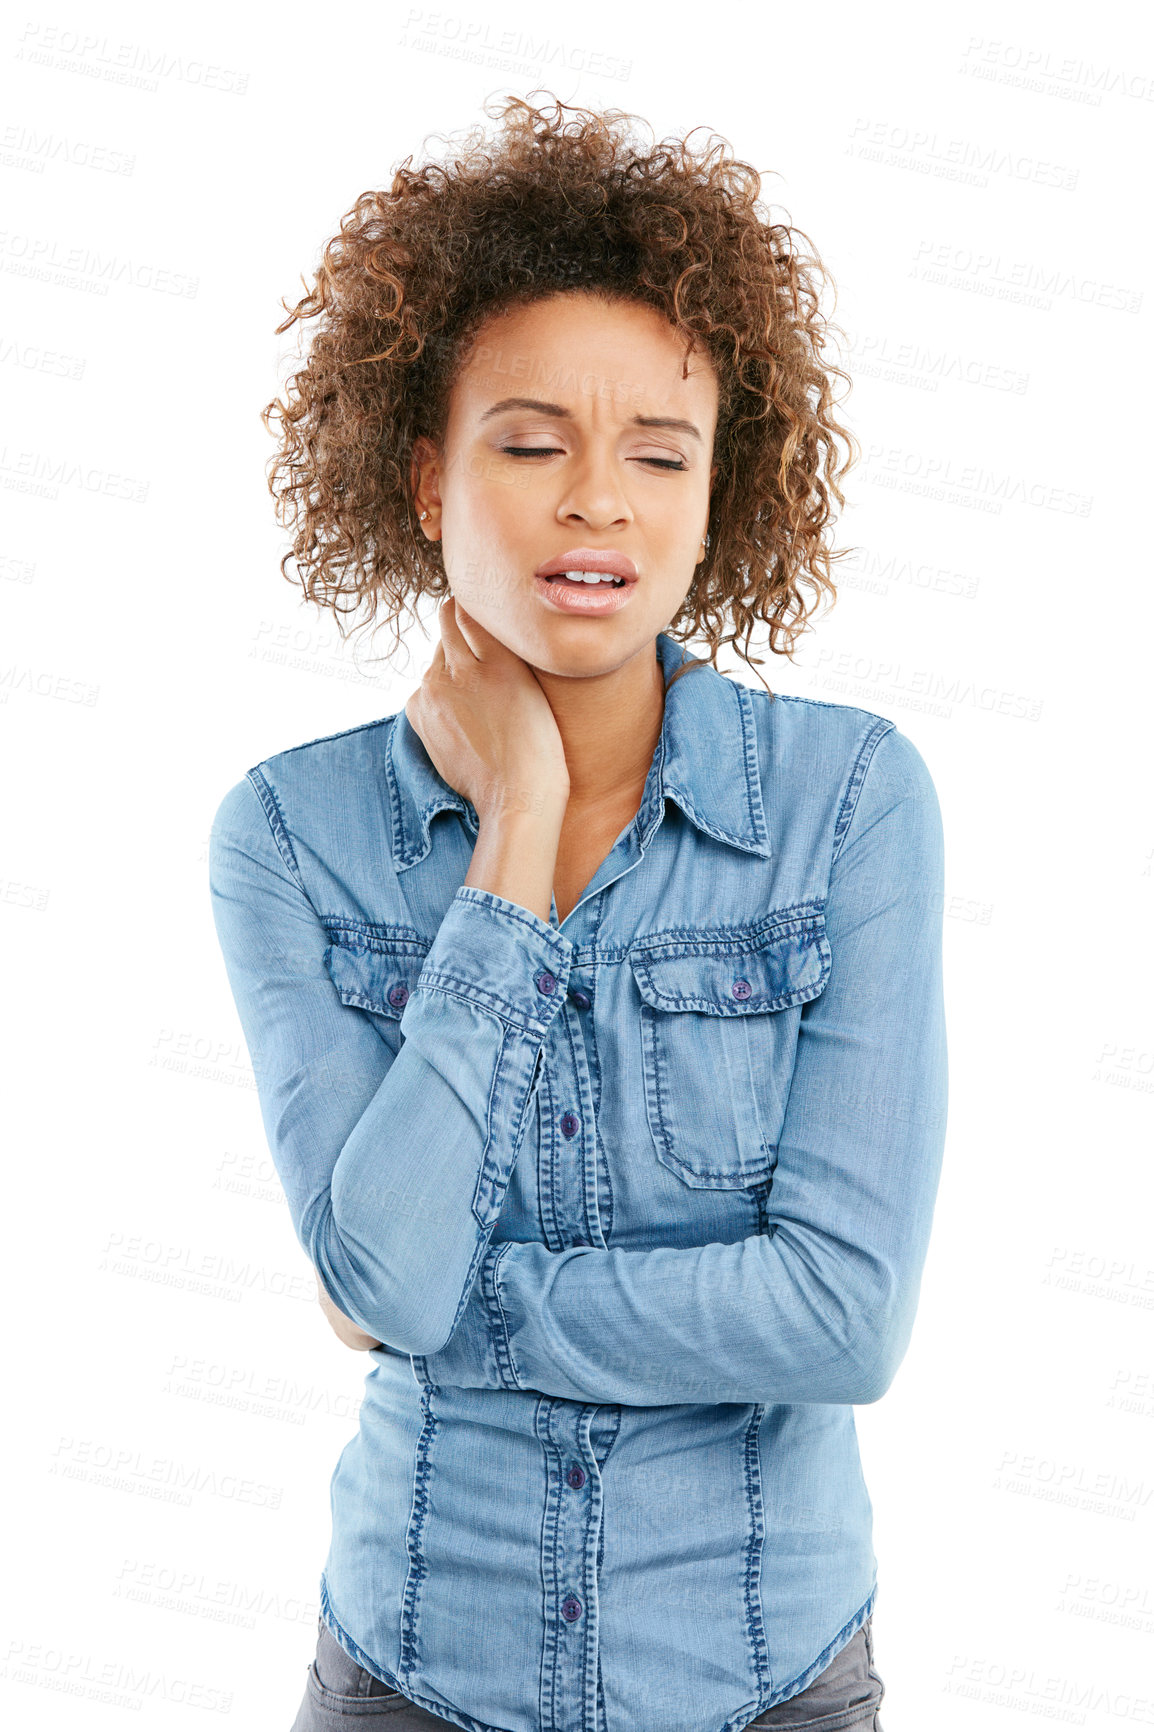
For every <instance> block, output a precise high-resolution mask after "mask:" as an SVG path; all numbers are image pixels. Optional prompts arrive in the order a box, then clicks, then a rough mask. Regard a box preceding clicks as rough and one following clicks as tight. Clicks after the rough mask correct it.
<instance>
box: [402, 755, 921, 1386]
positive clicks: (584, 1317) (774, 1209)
mask: <svg viewBox="0 0 1154 1732" xmlns="http://www.w3.org/2000/svg"><path fill="white" fill-rule="evenodd" d="M943 878H944V846H943V835H942V823H941V814H940V810H939V805H938V800H937V796H936V793H935V790H934V786H933V782H932V781H931V778H930V774H929V771H928V769H927V768H926V765H925V763H924V761H923V760H922V758H921V756H920V754H919V753H918V751H917V749H916V748H915V747H914V746H913V744H912V743H911V741H910V740H908V739H907V738H906V736H905V735H903V734H901V733H900V732H899V731H898V730H897V729H896V728H895V729H891V730H890V731H889V732H888V733H887V734H885V735H883V737H882V739H881V740H880V741H879V743H878V745H877V747H876V749H875V751H874V754H873V757H872V759H871V760H870V764H869V768H868V769H867V771H866V775H865V779H864V781H863V783H862V787H861V789H860V791H859V795H858V800H857V806H856V808H855V810H854V813H853V816H852V819H851V821H850V823H849V825H848V827H847V829H846V830H845V831H844V832H843V834H842V837H841V839H840V844H839V845H838V846H837V849H836V852H835V855H834V860H833V864H832V869H831V874H830V880H829V890H828V897H827V901H826V932H827V935H828V938H829V942H830V947H831V952H832V967H831V971H830V977H829V980H828V982H827V984H826V986H825V989H824V991H823V992H822V993H821V994H820V996H819V997H817V998H815V999H813V1000H811V1001H810V1002H809V1003H808V1004H806V1005H805V1007H804V1010H803V1013H802V1017H801V1023H800V1031H799V1035H798V1048H797V1055H796V1062H795V1066H794V1073H793V1080H792V1084H791V1088H790V1095H789V1101H788V1106H787V1109H786V1114H785V1121H784V1124H783V1126H782V1131H781V1136H780V1139H779V1142H778V1161H777V1166H776V1168H775V1170H774V1175H773V1184H772V1188H771V1191H770V1195H769V1199H768V1202H769V1230H768V1232H766V1233H759V1234H755V1235H753V1236H752V1237H750V1238H747V1239H744V1240H741V1241H738V1242H737V1243H735V1244H710V1245H702V1246H698V1247H694V1248H691V1249H680V1248H665V1247H659V1248H656V1249H652V1250H646V1251H627V1250H623V1249H610V1250H601V1249H598V1248H594V1247H584V1246H582V1247H576V1246H575V1247H573V1248H571V1249H569V1250H566V1251H561V1252H552V1251H550V1250H549V1249H548V1248H547V1247H546V1246H544V1245H541V1244H535V1243H529V1244H524V1243H521V1242H519V1241H505V1242H503V1243H501V1244H498V1245H496V1246H493V1247H491V1248H490V1250H489V1251H488V1253H487V1254H486V1256H485V1259H484V1261H483V1263H482V1265H481V1269H480V1272H479V1275H478V1279H477V1283H476V1286H475V1287H474V1289H473V1291H472V1294H471V1296H470V1299H469V1303H468V1304H467V1305H466V1307H465V1309H464V1311H463V1313H462V1316H461V1319H460V1321H459V1324H458V1326H457V1329H456V1330H455V1332H454V1334H453V1335H452V1336H451V1338H450V1339H449V1341H448V1343H447V1344H446V1346H445V1347H444V1348H442V1349H441V1350H440V1351H439V1352H437V1353H435V1354H430V1355H426V1356H425V1357H424V1360H423V1362H422V1361H421V1360H418V1361H417V1365H418V1368H419V1367H420V1366H421V1364H422V1363H423V1366H424V1375H425V1376H426V1377H427V1378H428V1379H429V1381H430V1382H433V1383H444V1384H456V1385H459V1386H463V1387H481V1388H504V1389H526V1390H537V1391H539V1392H540V1393H542V1394H545V1395H555V1396H565V1397H568V1398H570V1399H573V1400H577V1401H596V1402H622V1403H625V1404H627V1405H630V1406H665V1405H671V1404H676V1403H684V1402H707V1403H716V1402H728V1401H734V1402H749V1401H763V1402H811V1401H812V1402H838V1403H851V1404H855V1405H856V1404H860V1403H864V1402H870V1401H876V1400H877V1399H878V1398H879V1397H880V1396H881V1395H883V1394H884V1393H885V1391H886V1389H887V1388H888V1387H889V1385H890V1382H891V1381H892V1379H893V1376H894V1373H895V1372H896V1370H897V1368H898V1365H899V1364H900V1363H901V1360H902V1358H903V1356H904V1354H905V1351H906V1348H907V1346H908V1344H909V1339H910V1334H911V1331H912V1328H913V1320H914V1313H915V1309H916V1305H917V1298H918V1291H919V1287H920V1283H921V1274H922V1268H923V1265H924V1262H925V1257H926V1252H927V1249H928V1244H929V1237H930V1228H931V1223H932V1217H933V1211H934V1204H935V1199H936V1195H937V1187H938V1179H939V1174H940V1170H941V1162H942V1155H943V1149H944V1144H945V1128H946V1095H947V1058H946V1031H945V1008H944V994H943V982H942V913H943Z"/></svg>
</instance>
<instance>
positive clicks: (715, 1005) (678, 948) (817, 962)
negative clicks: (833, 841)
mask: <svg viewBox="0 0 1154 1732" xmlns="http://www.w3.org/2000/svg"><path fill="white" fill-rule="evenodd" d="M630 961H631V962H632V965H633V974H634V978H635V979H636V981H637V986H638V990H639V991H640V993H641V996H642V998H643V999H644V1000H645V1002H646V1003H647V1004H651V1005H652V1006H653V1007H654V1009H656V1010H697V1011H704V1012H705V1013H706V1015H708V1016H742V1015H748V1014H750V1013H752V1012H757V1011H767V1010H785V1009H787V1008H788V1007H789V1006H790V1005H795V1004H804V1003H805V1002H806V1001H807V1000H808V999H811V998H816V997H817V996H818V994H819V993H820V992H821V990H822V988H823V987H824V986H825V983H826V981H827V980H828V979H829V973H830V962H831V956H830V946H829V939H828V938H827V937H826V933H825V918H824V915H823V914H821V913H812V912H810V913H805V914H800V915H798V916H796V917H794V918H792V919H788V920H785V921H782V920H781V919H776V920H775V921H774V922H773V924H772V925H770V926H765V925H763V926H762V927H761V928H759V929H758V930H756V931H750V932H744V933H727V934H725V935H724V936H722V937H716V938H713V937H710V938H666V939H664V940H663V941H661V942H660V943H657V944H646V945H644V946H639V947H637V948H636V949H634V950H633V951H631V952H630Z"/></svg>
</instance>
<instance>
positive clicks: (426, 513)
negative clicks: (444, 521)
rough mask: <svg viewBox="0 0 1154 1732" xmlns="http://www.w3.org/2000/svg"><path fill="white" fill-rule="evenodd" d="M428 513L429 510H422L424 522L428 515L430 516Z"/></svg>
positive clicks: (422, 520)
mask: <svg viewBox="0 0 1154 1732" xmlns="http://www.w3.org/2000/svg"><path fill="white" fill-rule="evenodd" d="M428 515H429V514H428V512H427V511H422V513H421V522H422V523H423V522H424V521H425V519H426V517H427V516H428Z"/></svg>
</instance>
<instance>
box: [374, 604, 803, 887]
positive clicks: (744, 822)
mask: <svg viewBox="0 0 1154 1732" xmlns="http://www.w3.org/2000/svg"><path fill="white" fill-rule="evenodd" d="M657 657H658V660H659V661H660V663H661V668H662V675H663V677H664V679H665V682H666V684H667V685H668V682H669V680H670V679H671V678H672V676H673V674H674V672H675V670H676V669H677V668H679V667H680V666H681V665H682V663H683V660H685V661H689V662H691V663H693V664H696V665H695V671H694V672H692V673H686V674H682V675H681V677H680V678H679V679H678V680H677V681H676V682H675V683H674V685H673V686H672V687H670V689H669V690H668V691H667V692H666V694H665V715H664V718H663V721H662V725H661V736H660V738H659V740H658V742H657V748H656V750H655V751H654V754H653V762H652V764H651V765H650V767H649V774H648V776H647V777H646V780H645V787H644V790H643V792H642V796H641V804H640V806H639V808H638V812H637V824H638V831H639V835H640V838H641V843H642V846H643V847H644V846H645V845H646V844H647V843H648V841H649V838H650V836H651V835H652V833H653V831H654V830H655V829H656V828H657V825H658V824H659V823H660V822H661V818H662V815H663V812H664V807H665V801H666V799H670V800H674V801H676V803H677V805H678V806H679V807H680V808H681V810H682V811H683V812H684V813H685V816H686V817H687V818H688V819H689V820H690V821H691V822H692V823H693V824H694V825H695V826H696V828H697V829H698V830H700V831H702V832H703V834H705V835H707V836H712V837H714V838H715V839H716V840H717V841H719V842H726V843H728V844H730V846H732V847H734V848H741V849H744V850H745V851H746V852H748V853H750V854H758V855H760V856H761V857H762V858H763V859H769V858H770V857H771V856H772V853H773V849H772V847H771V845H770V841H769V835H768V832H767V829H766V822H765V810H764V807H763V805H762V800H761V776H760V773H759V764H758V752H757V729H756V724H755V720H754V714H753V693H752V692H751V691H750V689H749V688H748V687H747V686H743V685H739V684H738V683H737V682H736V681H734V680H731V679H729V678H727V677H726V675H724V674H721V673H718V672H717V671H716V669H714V668H712V667H711V666H710V664H709V663H708V662H705V661H701V660H700V658H699V657H696V656H686V655H685V652H684V650H683V647H682V645H681V644H679V643H676V642H675V641H674V640H673V639H672V638H671V637H668V636H667V635H666V634H665V632H659V633H658V635H657ZM385 778H386V781H387V783H388V790H389V814H390V819H391V838H390V840H391V846H392V852H393V861H394V864H395V865H396V867H397V868H398V870H401V869H403V868H405V867H407V866H415V865H417V864H418V862H419V861H421V860H423V859H424V858H425V855H426V854H427V853H428V852H429V849H430V848H431V846H432V840H431V837H430V834H429V821H430V819H432V818H433V817H434V816H435V815H436V813H438V812H446V811H452V812H460V813H462V815H463V816H464V818H465V820H466V822H467V824H468V826H469V828H470V829H471V830H472V831H473V832H474V834H475V833H476V831H477V828H478V822H477V814H476V811H475V810H474V808H473V806H472V804H471V803H470V802H469V801H468V800H466V799H465V797H464V795H462V794H459V793H457V791H456V790H455V789H454V788H450V786H449V784H448V783H447V782H446V781H444V780H443V779H442V777H441V776H440V775H439V773H438V772H437V770H436V769H435V768H434V767H433V764H432V762H431V760H430V758H429V755H428V753H427V752H426V751H425V748H424V746H423V744H422V743H421V739H420V736H419V735H418V733H417V732H416V729H415V728H414V727H413V725H412V723H411V722H410V721H409V718H408V717H407V716H406V714H405V712H404V710H403V709H402V710H400V711H399V712H398V714H397V716H396V718H395V720H394V722H393V726H392V727H391V728H390V729H389V737H388V745H387V748H386V752H385Z"/></svg>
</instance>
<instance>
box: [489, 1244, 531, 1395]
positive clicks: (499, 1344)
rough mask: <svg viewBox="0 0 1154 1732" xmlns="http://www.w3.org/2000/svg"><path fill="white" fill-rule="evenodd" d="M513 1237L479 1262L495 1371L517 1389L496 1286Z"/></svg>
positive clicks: (517, 1375) (506, 1321) (517, 1376)
mask: <svg viewBox="0 0 1154 1732" xmlns="http://www.w3.org/2000/svg"><path fill="white" fill-rule="evenodd" d="M514 1243H515V1241H514V1240H512V1239H509V1240H507V1241H506V1243H505V1244H503V1245H499V1246H498V1248H497V1250H496V1252H495V1253H494V1254H493V1257H492V1260H491V1261H490V1262H488V1263H482V1265H481V1291H482V1293H483V1295H484V1299H485V1309H486V1312H487V1315H488V1318H489V1329H490V1332H491V1334H492V1337H493V1347H494V1351H495V1353H496V1356H497V1371H498V1374H499V1376H500V1378H501V1383H502V1386H503V1387H504V1388H505V1389H521V1388H522V1387H523V1385H522V1383H521V1380H520V1373H519V1372H518V1370H517V1365H516V1361H515V1360H514V1358H513V1344H512V1342H511V1341H510V1339H509V1319H508V1317H507V1316H506V1315H505V1308H504V1305H503V1304H502V1302H501V1292H500V1289H499V1287H498V1286H497V1271H498V1269H499V1267H500V1265H501V1261H502V1259H503V1258H504V1257H505V1256H507V1255H508V1253H509V1252H510V1251H511V1250H512V1248H513V1245H514Z"/></svg>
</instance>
